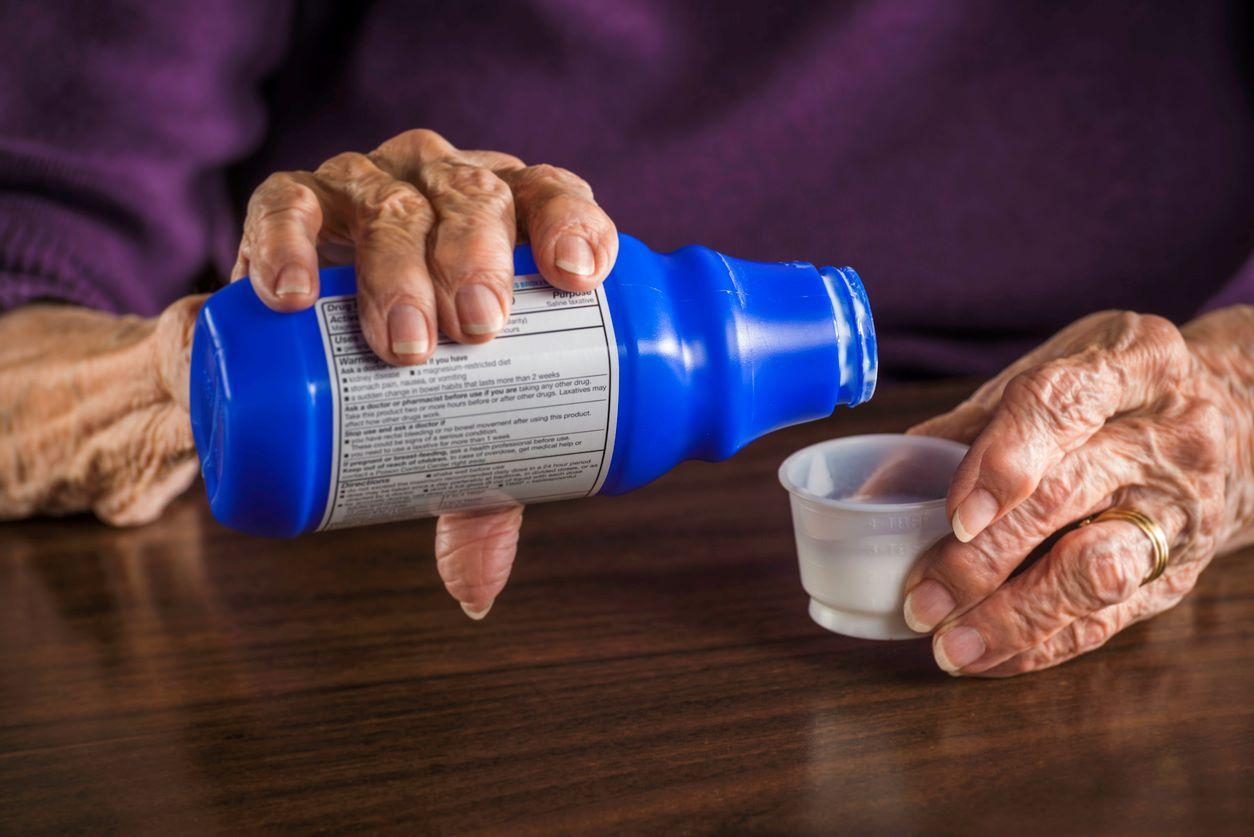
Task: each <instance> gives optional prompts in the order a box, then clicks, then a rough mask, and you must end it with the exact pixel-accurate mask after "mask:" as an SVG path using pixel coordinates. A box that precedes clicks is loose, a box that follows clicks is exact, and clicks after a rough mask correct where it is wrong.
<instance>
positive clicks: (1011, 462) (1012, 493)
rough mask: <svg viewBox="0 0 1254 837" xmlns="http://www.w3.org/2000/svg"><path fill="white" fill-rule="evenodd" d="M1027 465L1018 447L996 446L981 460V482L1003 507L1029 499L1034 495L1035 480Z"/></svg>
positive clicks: (985, 453)
mask: <svg viewBox="0 0 1254 837" xmlns="http://www.w3.org/2000/svg"><path fill="white" fill-rule="evenodd" d="M1026 463H1027V459H1026V457H1025V456H1024V451H1023V450H1021V449H1020V448H1019V447H1018V446H1017V445H1002V444H994V445H992V446H990V447H989V448H988V450H986V451H985V452H984V456H983V458H982V459H981V460H980V477H979V482H980V484H981V485H983V486H984V487H986V488H988V490H989V491H991V492H992V494H993V495H994V496H996V498H997V500H998V502H999V503H1001V504H1003V505H1004V504H1006V503H1009V502H1012V501H1014V500H1016V499H1018V498H1023V497H1028V496H1030V495H1031V494H1032V490H1033V488H1034V484H1033V483H1034V480H1033V476H1032V474H1031V473H1029V471H1028V470H1027V467H1025V466H1026Z"/></svg>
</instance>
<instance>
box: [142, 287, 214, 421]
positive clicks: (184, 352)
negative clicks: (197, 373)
mask: <svg viewBox="0 0 1254 837" xmlns="http://www.w3.org/2000/svg"><path fill="white" fill-rule="evenodd" d="M205 299H206V295H205V294H199V295H197V296H185V297H183V298H182V299H180V300H178V301H177V302H175V303H173V304H172V305H170V307H169V308H167V309H165V310H164V311H162V312H161V316H159V317H158V318H157V328H156V331H154V332H153V337H152V351H153V363H154V368H155V369H156V371H157V379H158V382H159V383H160V385H161V388H162V389H163V390H164V391H165V392H166V393H167V394H168V395H169V396H170V397H171V398H172V399H173V400H174V402H175V403H176V404H178V405H179V406H181V407H182V408H183V409H184V410H186V409H188V396H187V388H188V379H189V375H190V372H191V362H192V329H193V328H194V327H195V325H196V317H197V316H198V315H199V314H200V307H201V306H202V305H204V302H205Z"/></svg>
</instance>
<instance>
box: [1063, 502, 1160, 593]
mask: <svg viewBox="0 0 1254 837" xmlns="http://www.w3.org/2000/svg"><path fill="white" fill-rule="evenodd" d="M1103 520H1126V521H1127V522H1129V523H1131V524H1133V525H1135V526H1136V528H1138V529H1140V530H1141V531H1142V532H1144V533H1145V535H1146V537H1148V538H1149V539H1150V543H1152V544H1153V545H1154V569H1152V570H1150V574H1149V575H1147V576H1145V580H1144V581H1142V582H1141V586H1142V587H1144V586H1145V585H1146V584H1149V583H1150V582H1151V581H1153V580H1154V579H1156V578H1158V577H1159V576H1160V575H1162V574H1163V571H1164V570H1166V569H1167V560H1168V559H1169V558H1170V557H1171V547H1169V546H1168V545H1167V536H1166V535H1165V534H1163V530H1162V527H1160V526H1159V525H1158V524H1157V523H1155V522H1154V521H1153V519H1152V518H1150V517H1149V515H1146V514H1143V513H1142V512H1139V511H1137V510H1136V509H1130V508H1128V507H1126V506H1112V507H1111V508H1109V509H1106V511H1104V512H1102V513H1100V514H1097V515H1094V516H1093V517H1090V518H1087V519H1085V520H1082V521H1080V525H1081V526H1088V525H1089V524H1090V523H1100V522H1101V521H1103Z"/></svg>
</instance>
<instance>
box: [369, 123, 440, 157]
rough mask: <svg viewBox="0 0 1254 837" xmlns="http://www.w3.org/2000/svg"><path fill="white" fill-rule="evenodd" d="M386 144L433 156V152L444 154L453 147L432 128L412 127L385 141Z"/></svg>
mask: <svg viewBox="0 0 1254 837" xmlns="http://www.w3.org/2000/svg"><path fill="white" fill-rule="evenodd" d="M384 146H385V147H387V146H397V147H399V148H400V149H402V150H408V151H410V152H411V153H415V154H417V155H419V156H422V157H427V156H433V154H432V152H435V154H439V155H443V154H446V153H448V152H449V151H451V150H452V147H453V146H452V143H450V142H449V141H448V140H446V139H445V138H444V137H443V135H441V134H440V133H438V132H436V131H432V130H431V129H430V128H410V129H409V130H408V131H402V132H401V133H399V134H397V135H396V136H394V137H392V139H390V140H388V141H387V142H386V143H384Z"/></svg>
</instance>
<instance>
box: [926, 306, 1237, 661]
mask: <svg viewBox="0 0 1254 837" xmlns="http://www.w3.org/2000/svg"><path fill="white" fill-rule="evenodd" d="M1252 401H1254V308H1250V307H1237V308H1231V309H1226V310H1224V311H1220V312H1216V313H1214V314H1212V315H1209V316H1208V317H1205V318H1202V319H1199V320H1197V321H1195V322H1194V323H1193V324H1191V325H1190V326H1188V327H1186V328H1185V329H1184V333H1182V332H1181V330H1178V329H1177V328H1176V327H1175V326H1174V325H1172V324H1171V323H1170V322H1168V321H1167V320H1164V319H1161V318H1159V317H1153V316H1138V315H1136V314H1131V313H1126V312H1103V313H1099V314H1094V315H1092V316H1089V317H1086V318H1084V319H1082V320H1080V321H1078V322H1076V323H1074V324H1072V325H1071V326H1069V327H1068V328H1066V329H1064V330H1063V331H1062V332H1060V333H1059V334H1057V335H1056V336H1055V337H1054V338H1052V339H1051V340H1050V341H1048V342H1047V343H1045V344H1044V345H1043V346H1041V347H1040V348H1038V349H1037V350H1036V351H1034V352H1032V353H1030V354H1029V355H1027V356H1026V357H1024V358H1022V359H1021V360H1019V361H1018V362H1016V363H1015V364H1013V365H1012V366H1011V367H1009V368H1008V369H1006V370H1005V371H1004V372H1002V373H1001V374H1000V375H998V376H997V377H996V378H994V379H993V380H991V381H989V382H988V383H986V384H985V385H984V386H983V387H981V388H980V389H979V390H978V391H977V392H976V393H975V394H974V395H973V396H971V398H969V399H968V400H967V401H966V402H964V403H963V404H961V405H959V406H958V407H957V408H956V409H954V410H953V411H951V412H949V413H947V414H945V415H942V416H939V417H937V418H934V419H932V420H930V421H928V422H925V423H924V424H921V425H919V426H918V427H915V428H913V429H912V430H911V432H912V433H922V434H927V435H935V436H943V437H947V438H952V439H956V440H959V441H963V442H968V443H970V444H971V449H970V451H969V452H968V454H967V456H966V458H965V459H964V460H963V462H962V464H961V465H960V466H959V468H958V471H957V472H956V474H955V475H954V478H953V482H952V484H951V487H950V491H949V496H948V512H949V514H951V515H952V521H953V530H954V536H953V537H948V538H945V539H943V540H942V541H941V542H939V543H938V544H937V545H936V546H934V547H933V548H932V549H931V550H930V551H929V552H928V553H927V554H926V555H925V556H924V557H923V558H922V559H921V560H920V561H919V563H918V564H917V565H916V566H915V568H914V570H913V571H912V573H911V575H910V577H909V578H908V580H907V584H906V590H907V592H908V597H907V599H906V609H905V612H906V619H907V621H908V622H909V623H910V625H911V627H913V628H914V629H915V630H917V631H920V632H929V631H932V630H935V635H934V637H933V651H934V654H935V656H936V661H937V663H938V665H940V666H941V668H943V669H945V670H946V671H948V672H950V673H951V674H980V675H987V676H1005V675H1012V674H1017V673H1020V672H1026V671H1031V670H1034V669H1039V668H1044V667H1047V666H1051V665H1055V664H1057V663H1060V662H1063V661H1064V660H1067V659H1070V658H1071V657H1074V656H1076V655H1078V654H1082V653H1084V652H1086V651H1090V650H1092V649H1094V648H1097V647H1098V646H1100V645H1102V644H1103V643H1104V642H1106V641H1107V640H1108V639H1109V638H1110V637H1111V636H1112V635H1114V634H1115V633H1116V632H1118V631H1120V630H1122V629H1123V628H1125V627H1127V626H1128V625H1130V624H1132V623H1134V622H1137V621H1139V620H1142V619H1146V618H1148V617H1150V616H1153V615H1154V614H1156V613H1160V612H1161V611H1164V610H1166V609H1168V608H1170V607H1172V606H1173V605H1175V604H1176V603H1177V602H1179V601H1180V599H1181V598H1182V597H1183V596H1184V595H1185V594H1186V593H1188V592H1189V590H1191V589H1192V588H1193V585H1194V584H1195V583H1196V581H1197V578H1198V575H1199V574H1200V573H1201V572H1202V570H1203V569H1204V568H1205V567H1206V566H1207V564H1209V563H1210V561H1211V559H1212V557H1213V556H1214V555H1215V554H1216V553H1217V552H1218V551H1223V550H1226V549H1231V548H1235V547H1236V546H1238V545H1241V544H1242V543H1245V542H1248V541H1249V540H1250V539H1251V534H1252V531H1251V530H1252V524H1254V453H1252V448H1254V444H1252V441H1251V438H1252V436H1254V403H1251V402H1252ZM1112 505H1118V506H1130V507H1132V508H1135V509H1137V510H1139V511H1141V512H1143V513H1144V514H1147V515H1149V516H1150V517H1151V518H1152V519H1153V520H1155V521H1156V522H1157V523H1158V524H1159V526H1161V527H1162V529H1163V530H1164V532H1165V534H1166V536H1167V539H1168V542H1169V543H1170V545H1171V561H1170V564H1169V566H1168V568H1167V571H1166V573H1165V574H1164V575H1163V576H1162V577H1161V578H1159V579H1157V580H1156V581H1153V582H1151V583H1149V584H1147V585H1145V586H1141V583H1142V580H1143V579H1145V578H1146V576H1147V575H1148V574H1149V572H1150V570H1151V568H1152V566H1153V552H1152V549H1151V546H1150V542H1149V539H1148V538H1147V537H1146V535H1145V534H1144V533H1143V532H1141V530H1139V529H1137V528H1136V527H1135V526H1134V525H1133V524H1131V523H1127V522H1123V521H1105V522H1100V523H1095V524H1093V525H1090V526H1086V527H1083V528H1076V529H1072V530H1071V531H1069V532H1067V533H1066V534H1064V535H1063V536H1062V537H1061V538H1060V539H1059V540H1058V541H1057V542H1056V543H1055V544H1054V545H1053V546H1052V547H1051V548H1050V549H1049V551H1048V553H1047V554H1045V555H1044V556H1042V557H1041V558H1040V560H1038V561H1036V562H1035V563H1033V564H1032V565H1030V566H1029V567H1028V568H1027V569H1026V570H1025V571H1024V572H1022V573H1020V574H1019V575H1016V576H1015V577H1013V578H1011V577H1010V576H1011V572H1012V571H1014V570H1015V569H1016V568H1017V567H1018V566H1019V565H1020V564H1021V563H1022V562H1023V561H1024V559H1025V558H1026V557H1027V556H1028V555H1029V553H1031V552H1032V551H1033V550H1034V549H1036V548H1037V547H1038V546H1039V545H1040V544H1041V543H1042V541H1044V540H1045V539H1047V538H1049V537H1050V536H1051V535H1053V534H1054V533H1056V532H1058V531H1059V530H1062V529H1064V528H1065V527H1067V526H1068V524H1071V523H1073V522H1074V521H1076V520H1078V519H1081V518H1084V517H1087V516H1089V515H1092V514H1094V513H1096V512H1099V511H1101V510H1102V509H1105V508H1108V507H1110V506H1112ZM938 626H939V627H938Z"/></svg>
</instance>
